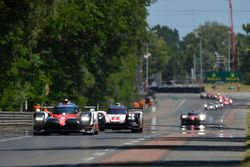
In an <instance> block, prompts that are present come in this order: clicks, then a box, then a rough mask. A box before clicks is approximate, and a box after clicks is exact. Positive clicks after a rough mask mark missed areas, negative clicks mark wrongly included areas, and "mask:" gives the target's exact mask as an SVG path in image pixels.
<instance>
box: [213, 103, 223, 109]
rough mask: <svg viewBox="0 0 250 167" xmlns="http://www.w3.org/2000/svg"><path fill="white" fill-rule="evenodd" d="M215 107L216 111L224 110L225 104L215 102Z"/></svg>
mask: <svg viewBox="0 0 250 167" xmlns="http://www.w3.org/2000/svg"><path fill="white" fill-rule="evenodd" d="M214 105H215V108H216V109H222V108H223V107H224V104H223V103H220V102H215V103H214Z"/></svg>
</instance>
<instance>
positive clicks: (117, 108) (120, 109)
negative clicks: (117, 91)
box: [107, 104, 128, 114]
mask: <svg viewBox="0 0 250 167" xmlns="http://www.w3.org/2000/svg"><path fill="white" fill-rule="evenodd" d="M127 113H128V109H127V107H125V106H123V105H120V104H119V105H117V104H116V105H112V106H110V107H109V108H108V111H107V114H127Z"/></svg>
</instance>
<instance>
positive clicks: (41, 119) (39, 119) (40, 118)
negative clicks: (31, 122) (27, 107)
mask: <svg viewBox="0 0 250 167" xmlns="http://www.w3.org/2000/svg"><path fill="white" fill-rule="evenodd" d="M43 119H44V118H43V117H35V120H36V121H43Z"/></svg>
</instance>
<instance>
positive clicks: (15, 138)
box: [0, 136, 31, 142]
mask: <svg viewBox="0 0 250 167" xmlns="http://www.w3.org/2000/svg"><path fill="white" fill-rule="evenodd" d="M29 137H31V136H20V137H13V138H9V139H2V140H0V142H6V141H12V140H20V139H25V138H29Z"/></svg>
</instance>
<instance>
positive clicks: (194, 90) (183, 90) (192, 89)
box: [150, 86, 205, 93]
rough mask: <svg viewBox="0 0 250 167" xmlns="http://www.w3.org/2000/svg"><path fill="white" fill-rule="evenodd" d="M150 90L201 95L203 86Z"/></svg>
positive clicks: (168, 87) (165, 87)
mask: <svg viewBox="0 0 250 167" xmlns="http://www.w3.org/2000/svg"><path fill="white" fill-rule="evenodd" d="M150 89H151V90H153V91H155V92H159V93H201V92H204V91H205V88H204V87H203V86H162V87H150Z"/></svg>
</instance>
